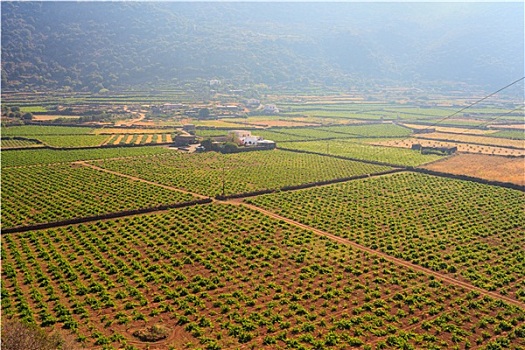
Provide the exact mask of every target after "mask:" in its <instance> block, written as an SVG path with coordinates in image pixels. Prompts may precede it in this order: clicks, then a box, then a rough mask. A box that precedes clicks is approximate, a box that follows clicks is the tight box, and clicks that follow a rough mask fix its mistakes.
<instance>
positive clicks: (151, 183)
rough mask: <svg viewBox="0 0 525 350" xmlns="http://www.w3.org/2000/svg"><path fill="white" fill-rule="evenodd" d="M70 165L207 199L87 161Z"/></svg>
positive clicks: (200, 195) (203, 197)
mask: <svg viewBox="0 0 525 350" xmlns="http://www.w3.org/2000/svg"><path fill="white" fill-rule="evenodd" d="M72 164H77V165H81V166H85V167H88V168H91V169H95V170H98V171H103V172H106V173H109V174H113V175H117V176H121V177H125V178H128V179H131V180H133V181H140V182H144V183H147V184H150V185H153V186H158V187H162V188H165V189H167V190H171V191H178V192H182V193H186V194H190V195H192V196H195V197H198V198H201V199H206V198H209V197H207V196H203V195H202V194H198V193H193V192H189V191H186V190H183V189H180V188H177V187H172V186H166V185H162V184H158V183H156V182H153V181H148V180H144V179H141V178H140V177H136V176H131V175H126V174H122V173H119V172H116V171H113V170H108V169H104V168H101V167H99V166H96V165H93V164H90V163H87V161H78V162H73V163H72Z"/></svg>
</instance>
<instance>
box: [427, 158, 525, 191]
mask: <svg viewBox="0 0 525 350" xmlns="http://www.w3.org/2000/svg"><path fill="white" fill-rule="evenodd" d="M423 168H425V169H430V170H435V171H440V172H444V173H450V174H458V175H467V176H473V177H478V178H482V179H486V180H494V181H502V182H510V183H514V184H518V185H525V158H509V157H500V156H491V155H481V154H459V155H457V156H455V157H450V158H448V159H446V160H443V161H440V162H436V163H433V164H430V165H428V166H424V167H423Z"/></svg>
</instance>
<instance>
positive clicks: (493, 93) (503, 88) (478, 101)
mask: <svg viewBox="0 0 525 350" xmlns="http://www.w3.org/2000/svg"><path fill="white" fill-rule="evenodd" d="M523 79H525V77H521V78H519V79H518V80H515V81H513V82H512V83H510V84H508V85H506V86H504V87H502V88H501V89H499V90H497V91H494V92H492V93H490V94H489V95H487V96H485V97H483V98H481V99H479V100H477V101H476V102H473V103H471V104H470V105H468V106H466V107H463V108H461V109H460V110H458V111H456V112H454V113H452V114H450V115H448V116H446V117H444V118H442V119H440V120H438V121H437V122H435V123H434V124H432V125H430V126H429V127H427V128H425V129H423V130H427V129H430V128H432V127H434V126H436V125H437V124H439V123H442V122H443V121H445V120H447V119H449V118H452V117H453V116H455V115H456V114H459V113H461V112H463V111H464V110H466V109H468V108H470V107H472V106H475V105H477V104H478V103H480V102H482V101H485V100H486V99H487V98H489V97H491V96H494V95H496V94H497V93H498V92H501V91H503V90H505V89H507V88H509V87H511V86H512V85H515V84H517V83H519V82H520V81H522V80H523Z"/></svg>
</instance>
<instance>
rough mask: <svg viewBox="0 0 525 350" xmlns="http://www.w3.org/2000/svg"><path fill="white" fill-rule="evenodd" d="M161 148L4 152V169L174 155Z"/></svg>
mask: <svg viewBox="0 0 525 350" xmlns="http://www.w3.org/2000/svg"><path fill="white" fill-rule="evenodd" d="M173 152H174V151H172V150H169V149H167V148H161V147H136V148H135V147H122V148H95V149H77V150H75V149H72V150H51V149H37V150H17V151H9V152H2V169H5V168H8V167H20V166H31V165H40V164H54V163H70V162H76V161H83V160H94V159H108V158H122V157H140V156H147V155H153V154H162V153H173Z"/></svg>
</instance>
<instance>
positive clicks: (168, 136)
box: [166, 134, 173, 142]
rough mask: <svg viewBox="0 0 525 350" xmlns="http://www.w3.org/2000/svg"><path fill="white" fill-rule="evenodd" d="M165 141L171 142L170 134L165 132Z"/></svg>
mask: <svg viewBox="0 0 525 350" xmlns="http://www.w3.org/2000/svg"><path fill="white" fill-rule="evenodd" d="M166 142H173V139H172V137H171V134H166Z"/></svg>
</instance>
